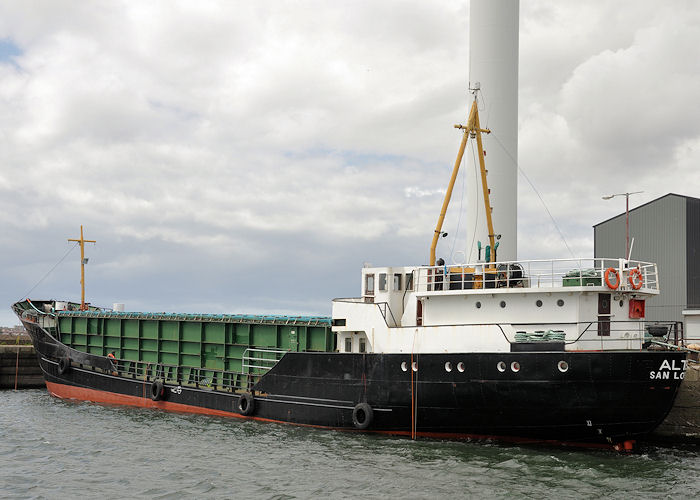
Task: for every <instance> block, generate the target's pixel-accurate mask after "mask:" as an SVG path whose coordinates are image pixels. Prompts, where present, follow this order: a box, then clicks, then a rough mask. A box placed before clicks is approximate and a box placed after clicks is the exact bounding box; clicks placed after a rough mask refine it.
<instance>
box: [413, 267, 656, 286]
mask: <svg viewBox="0 0 700 500" xmlns="http://www.w3.org/2000/svg"><path fill="white" fill-rule="evenodd" d="M609 269H610V270H612V271H608V270H609ZM637 270H638V276H639V277H641V279H640V278H639V277H637V276H632V278H633V279H632V281H631V280H630V277H631V275H632V274H637ZM613 271H614V272H613ZM606 273H607V274H608V279H609V281H611V283H612V284H613V285H615V283H617V284H618V287H619V288H618V289H619V290H631V289H632V288H633V284H634V286H638V289H639V290H640V291H646V292H648V291H658V290H659V279H658V271H657V267H656V264H653V263H650V262H641V261H627V260H625V259H547V260H520V261H503V262H494V263H490V264H486V263H477V264H465V265H454V264H453V265H444V266H422V267H419V268H417V269H416V275H417V276H416V286H417V288H416V289H417V291H418V292H434V291H449V290H471V289H482V288H559V287H574V286H606Z"/></svg>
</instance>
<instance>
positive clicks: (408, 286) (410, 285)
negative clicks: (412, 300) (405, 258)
mask: <svg viewBox="0 0 700 500" xmlns="http://www.w3.org/2000/svg"><path fill="white" fill-rule="evenodd" d="M406 290H408V291H409V292H410V291H412V290H413V273H406Z"/></svg>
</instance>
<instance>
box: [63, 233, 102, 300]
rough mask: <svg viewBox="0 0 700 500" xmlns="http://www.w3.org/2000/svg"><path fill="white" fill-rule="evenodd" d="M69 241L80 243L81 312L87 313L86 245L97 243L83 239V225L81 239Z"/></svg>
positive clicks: (70, 239)
mask: <svg viewBox="0 0 700 500" xmlns="http://www.w3.org/2000/svg"><path fill="white" fill-rule="evenodd" d="M68 241H75V242H78V243H80V292H81V294H80V310H81V311H85V310H86V309H87V306H86V305H85V264H87V259H86V258H85V243H97V242H96V241H95V240H86V239H85V238H83V225H82V224H81V225H80V239H79V240H76V239H72V238H69V239H68Z"/></svg>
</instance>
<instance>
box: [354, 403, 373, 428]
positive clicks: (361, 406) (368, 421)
mask: <svg viewBox="0 0 700 500" xmlns="http://www.w3.org/2000/svg"><path fill="white" fill-rule="evenodd" d="M373 418H374V411H373V410H372V407H371V406H370V405H368V404H367V403H358V404H357V405H355V408H353V410H352V425H354V426H355V428H356V429H359V430H361V431H362V430H365V429H366V428H368V427H369V426H370V425H372V419H373Z"/></svg>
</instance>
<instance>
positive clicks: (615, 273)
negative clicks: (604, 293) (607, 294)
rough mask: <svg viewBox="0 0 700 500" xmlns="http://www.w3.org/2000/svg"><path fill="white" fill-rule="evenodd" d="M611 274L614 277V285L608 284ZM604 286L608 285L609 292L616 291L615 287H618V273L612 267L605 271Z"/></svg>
mask: <svg viewBox="0 0 700 500" xmlns="http://www.w3.org/2000/svg"><path fill="white" fill-rule="evenodd" d="M611 274H614V275H615V283H614V284H613V283H611V282H610V275H611ZM605 284H606V285H608V288H610V289H611V290H617V287H619V286H620V273H618V272H617V270H616V269H615V268H614V267H609V268H607V269H606V270H605Z"/></svg>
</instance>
